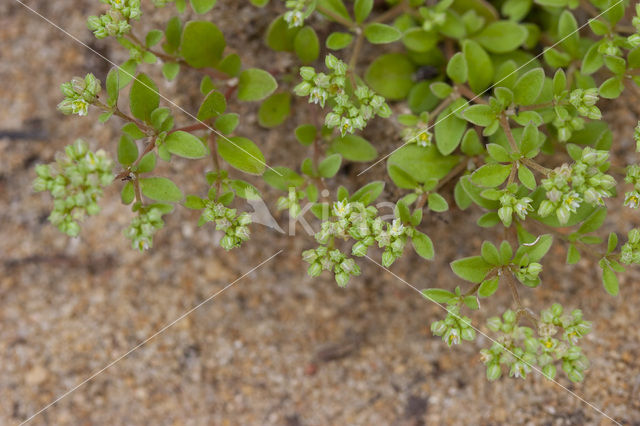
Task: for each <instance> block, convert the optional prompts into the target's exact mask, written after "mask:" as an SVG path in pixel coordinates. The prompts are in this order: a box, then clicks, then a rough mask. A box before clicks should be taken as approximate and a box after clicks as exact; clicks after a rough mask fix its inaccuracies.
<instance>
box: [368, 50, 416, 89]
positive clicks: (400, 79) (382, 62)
mask: <svg viewBox="0 0 640 426" xmlns="http://www.w3.org/2000/svg"><path fill="white" fill-rule="evenodd" d="M414 71H415V66H414V65H413V63H412V62H411V61H410V60H409V58H407V56H406V55H403V54H401V53H389V54H386V55H382V56H379V57H378V58H377V59H376V60H375V61H373V63H371V65H370V66H369V69H367V72H366V74H365V77H364V78H365V81H366V82H367V84H369V86H371V88H372V89H373V90H375V91H376V92H378V93H379V94H380V95H382V96H384V97H385V98H387V99H389V100H401V99H404V98H406V97H407V95H408V94H409V91H410V90H411V87H412V86H413V80H412V78H413V72H414Z"/></svg>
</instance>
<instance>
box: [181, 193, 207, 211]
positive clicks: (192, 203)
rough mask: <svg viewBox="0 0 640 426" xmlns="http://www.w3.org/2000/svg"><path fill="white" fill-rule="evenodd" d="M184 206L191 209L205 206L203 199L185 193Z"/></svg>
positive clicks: (199, 208)
mask: <svg viewBox="0 0 640 426" xmlns="http://www.w3.org/2000/svg"><path fill="white" fill-rule="evenodd" d="M184 206H185V207H186V208H188V209H192V210H201V209H203V208H204V207H205V204H204V200H203V199H202V198H200V197H198V196H195V195H187V199H186V200H185V201H184Z"/></svg>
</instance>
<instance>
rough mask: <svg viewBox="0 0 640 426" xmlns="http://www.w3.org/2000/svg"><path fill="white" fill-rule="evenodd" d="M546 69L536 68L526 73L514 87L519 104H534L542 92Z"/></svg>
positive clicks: (515, 97) (515, 99)
mask: <svg viewBox="0 0 640 426" xmlns="http://www.w3.org/2000/svg"><path fill="white" fill-rule="evenodd" d="M543 85H544V70H543V69H542V68H534V69H532V70H531V71H528V72H526V73H524V74H523V75H522V76H521V77H520V78H519V79H518V81H516V84H515V86H514V87H513V94H514V101H515V103H516V104H518V105H533V104H534V103H535V102H536V99H538V96H540V93H541V92H542V86H543Z"/></svg>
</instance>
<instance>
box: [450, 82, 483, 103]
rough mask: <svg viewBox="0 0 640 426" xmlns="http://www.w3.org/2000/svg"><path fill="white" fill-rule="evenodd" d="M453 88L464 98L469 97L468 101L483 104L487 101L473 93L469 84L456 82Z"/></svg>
mask: <svg viewBox="0 0 640 426" xmlns="http://www.w3.org/2000/svg"><path fill="white" fill-rule="evenodd" d="M455 88H456V90H457V91H458V93H460V94H461V95H462V96H464V97H465V98H467V99H469V101H471V102H475V103H477V104H483V105H486V104H487V101H485V100H484V99H483V98H481V97H480V95H476V94H475V93H473V90H471V89H470V88H469V86H467V85H465V84H456V86H455Z"/></svg>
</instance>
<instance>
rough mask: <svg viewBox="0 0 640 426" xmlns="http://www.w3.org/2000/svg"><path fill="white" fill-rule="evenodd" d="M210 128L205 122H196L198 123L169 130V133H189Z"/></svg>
mask: <svg viewBox="0 0 640 426" xmlns="http://www.w3.org/2000/svg"><path fill="white" fill-rule="evenodd" d="M205 129H208V127H207V125H206V124H204V123H196V124H192V125H190V126H185V127H178V128H177V129H173V130H171V131H170V132H169V134H171V133H175V132H178V131H180V132H187V133H191V132H195V131H196V130H205Z"/></svg>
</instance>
